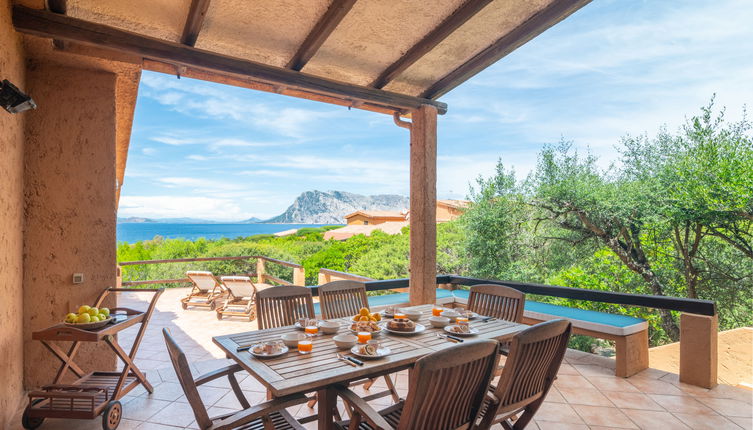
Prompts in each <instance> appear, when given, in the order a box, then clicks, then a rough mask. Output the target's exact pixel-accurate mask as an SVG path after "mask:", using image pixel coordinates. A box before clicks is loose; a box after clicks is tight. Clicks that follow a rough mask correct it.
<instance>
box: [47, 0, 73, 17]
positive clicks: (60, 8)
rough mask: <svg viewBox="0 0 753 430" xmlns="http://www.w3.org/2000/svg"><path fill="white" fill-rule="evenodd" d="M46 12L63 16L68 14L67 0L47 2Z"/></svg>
mask: <svg viewBox="0 0 753 430" xmlns="http://www.w3.org/2000/svg"><path fill="white" fill-rule="evenodd" d="M47 10H49V11H50V12H55V13H60V14H63V15H65V14H66V13H67V12H68V0H47Z"/></svg>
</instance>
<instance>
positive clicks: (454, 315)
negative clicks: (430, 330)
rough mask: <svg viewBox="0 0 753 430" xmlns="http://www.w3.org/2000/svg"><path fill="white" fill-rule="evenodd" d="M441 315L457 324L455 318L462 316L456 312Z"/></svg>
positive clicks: (445, 312) (446, 312)
mask: <svg viewBox="0 0 753 430" xmlns="http://www.w3.org/2000/svg"><path fill="white" fill-rule="evenodd" d="M440 315H441V316H443V317H445V318H449V319H450V321H451V322H455V318H457V317H459V316H460V314H459V313H457V312H455V311H444V312H442V313H441V314H440Z"/></svg>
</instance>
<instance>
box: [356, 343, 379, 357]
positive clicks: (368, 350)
mask: <svg viewBox="0 0 753 430" xmlns="http://www.w3.org/2000/svg"><path fill="white" fill-rule="evenodd" d="M358 353H359V354H362V355H377V349H376V347H375V346H374V345H368V344H367V345H361V346H359V347H358Z"/></svg>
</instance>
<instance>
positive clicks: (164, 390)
mask: <svg viewBox="0 0 753 430" xmlns="http://www.w3.org/2000/svg"><path fill="white" fill-rule="evenodd" d="M182 395H183V387H181V386H180V384H179V383H177V382H162V383H159V384H157V385H155V386H154V392H153V393H152V394H149V393H147V391H146V390H144V392H143V393H142V394H141V397H149V398H152V399H159V400H167V401H170V402H173V401H175V400H177V399H178V398H179V397H180V396H182Z"/></svg>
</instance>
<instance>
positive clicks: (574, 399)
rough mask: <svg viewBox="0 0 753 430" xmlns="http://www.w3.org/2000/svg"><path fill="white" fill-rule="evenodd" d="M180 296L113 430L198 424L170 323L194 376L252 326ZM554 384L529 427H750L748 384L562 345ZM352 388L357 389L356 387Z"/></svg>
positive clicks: (401, 379) (214, 386) (404, 383)
mask: <svg viewBox="0 0 753 430" xmlns="http://www.w3.org/2000/svg"><path fill="white" fill-rule="evenodd" d="M185 294H187V289H185V288H177V289H169V290H167V291H165V293H164V294H163V295H162V297H161V298H160V301H159V303H158V305H157V309H156V310H155V313H154V315H153V317H152V321H151V323H150V327H149V329H148V331H147V334H146V336H145V338H144V341H143V342H142V345H141V348H140V350H139V353H138V355H137V357H136V363H138V365H139V366H140V368H141V369H142V370H144V371H145V372H146V374H147V378H148V379H149V380H150V381H151V382H152V384H153V385H154V386H155V391H154V394H151V395H149V394H147V393H146V391H145V390H144V389H143V388H141V387H139V388H138V389H137V390H134V391H132V392H131V393H129V395H128V396H126V397H125V398H124V399H123V400H122V402H123V404H124V406H123V407H124V419H123V421H122V422H121V424H120V427H119V429H122V430H130V429H139V430H152V429H153V430H163V429H164V430H170V429H172V430H175V429H177V428H187V429H196V428H198V427H196V423H195V421H194V417H193V412H192V411H191V408H190V406H189V405H188V402H187V401H186V399H185V397H184V396H183V392H182V390H181V387H180V385H179V384H178V382H177V379H176V377H175V374H174V372H173V370H172V366H171V364H170V359H169V357H168V355H167V350H166V349H165V346H164V342H163V339H162V333H161V330H162V328H163V327H168V328H170V330H171V331H172V333H173V335H174V336H175V338H176V340H177V341H178V343H179V344H180V345H181V347H182V348H183V349H184V351H185V352H186V355H187V356H188V359H189V361H190V362H192V370H193V371H194V376H198V375H199V374H202V373H205V372H208V371H210V370H213V369H216V368H219V367H221V366H225V365H227V364H229V363H230V361H229V360H227V359H225V358H224V355H223V354H222V353H221V352H220V350H219V349H218V348H217V347H216V346H215V345H214V344H213V343H212V336H216V335H221V334H228V333H237V332H242V331H248V330H255V329H256V328H257V325H256V322H255V321H254V322H248V321H247V320H244V319H240V318H227V317H226V318H225V319H224V320H222V321H218V320H217V318H216V316H215V312H213V311H209V310H206V309H196V308H191V309H189V310H186V311H184V310H182V309H181V307H180V303H179V299H180V297H183V296H184V295H185ZM130 296H132V297H131V298H130V299H126V297H122V300H121V305H122V306H128V307H132V308H135V309H143V308H145V307H146V303H147V302H146V300H148V297H147V295H144V298H143V300H144V301H140V300H139V298H137V297H133V296H137V295H130ZM123 333H124V334H123V335H121V337H120V341H121V343H122V344H123V345H128V344H129V341H132V340H133V338H134V337H135V335H136V331H135V330H132V329H129V330H128V331H125V332H123ZM237 376H238V377H239V382H240V385H241V388H242V389H243V390H244V392H245V394H246V397H247V398H248V400H249V402H250V403H251V404H255V403H259V402H262V401H264V400H265V396H266V393H265V389H264V388H263V386H262V385H261V384H260V383H259V382H257V381H256V380H255V379H254V378H253V377H250V376H249V375H247V374H244V373H239V374H238V375H237ZM380 382H382V380H381V379H380V380H379V381H378V382H377V383H376V384H375V386H374V389H375V390H381V389H383V388H384V386H379V383H380ZM396 382H397V389H398V391H399V392H400V394H401V396H405V394H406V393H407V388H408V375H407V371H406V372H400V373H399V374H398V377H397V381H396ZM554 386H555V387H554V388H553V389H552V391H551V392H550V393H549V395H548V396H547V399H546V402H545V403H544V405H543V406H542V408H541V409H540V410H539V412H538V414H537V415H536V417H535V418H536V419H535V422H534V423H532V424H531V425H530V426H529V427H528V428H529V429H533V430H536V429H540V430H550V429H583V430H585V429H593V430H596V429H602V430H604V429H661V430H673V429H695V430H725V429H730V430H732V429H734V430H740V429H746V430H748V429H753V419H752V418H751V410H753V406H751V404H752V398H753V392H751V391H749V390H746V389H744V388H737V387H732V386H729V385H719V386H717V387H716V388H714V389H712V390H707V389H702V388H698V387H695V386H691V385H686V384H682V383H680V382H679V381H678V375H677V374H673V373H667V372H664V371H660V370H656V369H647V370H645V371H643V372H641V373H639V374H638V375H635V376H633V377H631V378H628V379H623V378H617V377H615V376H614V361H613V360H611V359H609V358H605V357H599V356H595V355H592V354H586V353H583V352H580V351H574V350H568V353H567V355H566V356H565V362H564V363H563V364H562V368H561V369H560V372H559V377H558V379H557V381H556V382H555V383H554ZM199 391H200V392H201V395H202V398H203V399H204V403H205V404H206V405H207V407H208V409H209V415H210V416H213V415H219V414H222V413H226V412H232V411H234V410H237V409H240V406H239V404H238V403H237V401H236V400H235V396H234V395H233V393H232V392H231V390H230V387H229V385H228V384H227V383H226V380H224V379H222V380H217V381H213V382H210V383H208V384H206V386H203V387H200V389H199ZM356 391H357V392H359V391H362V389H361V388H360V387H358V388H356ZM385 402H386V403H385ZM389 402H390V400H389V398H382V399H378V400H375V401H374V402H372V403H373V404H374V405H375V406H377V407H379V406H386V405H389ZM290 412H291V413H292V414H293V415H294V416H296V417H304V416H308V415H311V414H313V413H315V412H316V410H315V409H309V408H308V407H307V406H306V405H305V404H304V405H301V406H300V407H296V408H293V409H291V410H290ZM72 424H73V425H76V426H75V427H72ZM42 428H44V429H46V430H53V429H61V430H62V429H71V428H76V429H101V421H100V420H99V419H97V420H94V421H91V422H87V421H64V420H56V419H48V420H46V421H45V424H44V426H43V427H42ZM307 428H312V429H314V428H316V423H308V424H307ZM495 428H501V427H499V426H497V427H495Z"/></svg>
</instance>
